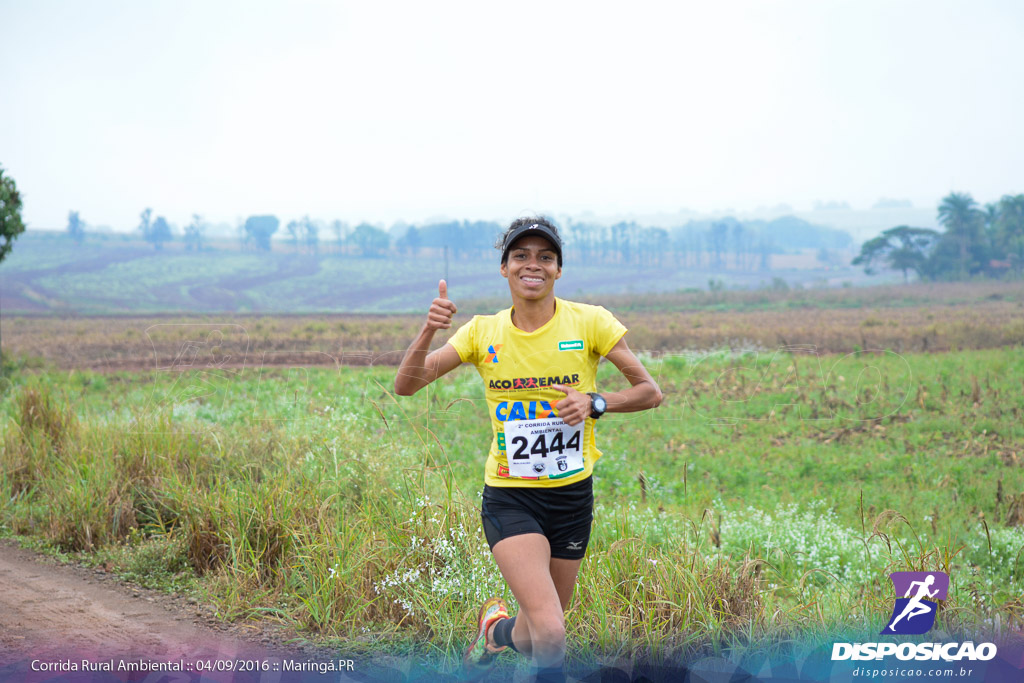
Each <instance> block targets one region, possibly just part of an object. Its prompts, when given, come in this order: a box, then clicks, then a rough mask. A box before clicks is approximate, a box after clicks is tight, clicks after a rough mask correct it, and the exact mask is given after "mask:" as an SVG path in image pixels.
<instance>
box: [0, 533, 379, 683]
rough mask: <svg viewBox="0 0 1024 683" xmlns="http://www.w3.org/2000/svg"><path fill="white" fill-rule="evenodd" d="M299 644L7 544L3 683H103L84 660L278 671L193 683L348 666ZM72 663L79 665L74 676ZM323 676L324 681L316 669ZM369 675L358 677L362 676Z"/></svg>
mask: <svg viewBox="0 0 1024 683" xmlns="http://www.w3.org/2000/svg"><path fill="white" fill-rule="evenodd" d="M295 637H296V635H295V634H294V633H293V632H290V631H287V630H285V629H281V630H280V631H278V630H275V629H274V628H273V627H268V626H254V625H245V624H243V625H228V624H224V623H222V622H220V621H219V620H217V619H216V618H215V617H214V615H213V613H212V609H211V608H210V607H209V606H205V605H201V604H198V603H196V602H195V601H194V600H190V599H188V598H184V597H178V596H168V595H166V594H162V593H158V592H155V591H149V590H146V589H142V588H137V587H133V586H131V585H128V584H126V583H124V582H122V581H121V580H120V579H118V578H117V577H116V576H113V575H111V574H109V573H107V572H105V571H103V570H97V569H92V568H88V567H84V566H75V565H63V564H59V563H57V562H56V561H55V560H53V559H51V558H47V557H45V556H41V555H37V554H36V553H32V552H30V551H27V550H23V549H20V548H18V547H17V546H16V545H15V544H13V543H12V542H10V541H0V683H7V682H8V681H15V680H18V681H21V680H47V681H54V680H60V681H64V680H75V681H77V680H94V679H93V678H92V674H90V673H88V672H87V671H86V669H85V667H84V666H83V664H82V662H83V660H89V661H92V662H97V661H99V662H104V661H113V662H114V666H115V667H116V666H117V664H118V663H119V662H135V661H140V660H144V661H147V662H176V661H179V660H182V659H184V660H187V661H188V662H189V664H188V666H190V667H195V666H196V664H195V663H196V662H197V661H208V662H212V663H213V666H217V665H218V664H217V663H218V662H219V663H221V664H220V666H225V665H226V666H235V665H234V664H225V663H230V662H239V661H240V660H245V661H255V662H259V663H260V664H261V665H264V666H267V665H268V664H267V663H269V666H270V667H271V668H270V671H269V672H264V673H255V672H254V673H252V674H250V675H248V676H242V677H239V676H238V674H237V672H236V673H234V674H229V673H227V672H221V673H217V672H216V671H215V670H214V671H212V672H202V671H197V670H194V669H193V670H192V671H191V672H189V670H188V669H186V670H185V671H186V674H185V675H184V677H182V675H181V674H179V678H176V679H174V680H179V679H180V680H185V681H188V680H199V679H203V680H254V681H255V680H263V678H264V677H265V673H269V674H274V673H277V676H276V678H275V680H278V681H281V680H289V679H291V678H292V677H291V676H290V675H285V676H283V678H282V675H281V674H282V673H284V672H282V671H280V668H281V662H282V660H284V659H288V660H291V661H299V662H324V661H328V660H333V661H334V662H335V663H337V662H338V661H339V660H341V661H345V660H344V656H343V655H339V653H338V652H336V651H333V650H327V649H324V648H317V647H314V646H312V645H302V644H298V645H295V644H291V643H287V642H286V641H287V640H289V639H293V638H295ZM356 663H358V661H357V662H356ZM61 666H63V667H65V668H63V669H61V668H59V667H61ZM72 666H73V667H77V668H73V669H70V671H69V670H68V667H72ZM47 667H49V668H47ZM55 667H56V668H55ZM274 667H277V668H278V671H277V672H275V671H274ZM40 671H41V672H42V673H35V672H40ZM140 673H141V678H139V680H142V679H146V680H151V679H148V678H146V676H147V674H146V673H144V672H122V674H121V675H120V676H119V675H118V672H117V671H116V669H115V670H114V672H113V674H112V677H110V676H111V674H107V676H101V677H100V678H99V679H95V680H101V679H102V680H108V679H109V680H134V679H135V678H136V677H138V676H139V675H140ZM306 673H309V672H308V671H307V672H306ZM126 674H127V676H128V677H127V678H125V675H126ZM189 674H190V675H189ZM339 674H340V675H339ZM148 675H154V674H153V672H152V671H151V672H149V674H148ZM157 675H158V676H159V675H166V674H157ZM172 678H173V676H172ZM300 678H303V679H304V677H302V676H300ZM314 678H319V676H317V675H316V672H314ZM360 678H362V677H360V676H359V675H358V673H356V674H355V679H360ZM339 679H340V680H352V679H351V678H349V677H348V676H345V675H344V674H343V673H341V672H340V671H339V672H338V673H335V674H334V680H339ZM153 680H155V679H153ZM322 680H329V679H328V678H323V679H322Z"/></svg>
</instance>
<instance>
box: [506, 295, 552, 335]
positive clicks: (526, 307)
mask: <svg viewBox="0 0 1024 683" xmlns="http://www.w3.org/2000/svg"><path fill="white" fill-rule="evenodd" d="M553 317H555V296H554V295H553V294H552V295H551V296H549V297H546V298H544V299H541V300H540V301H530V300H527V299H515V298H513V300H512V324H513V325H515V326H516V327H518V328H519V329H520V330H522V331H523V332H534V331H536V330H539V329H540V328H542V327H544V325H546V324H547V322H548V321H549V320H551V319H552V318H553Z"/></svg>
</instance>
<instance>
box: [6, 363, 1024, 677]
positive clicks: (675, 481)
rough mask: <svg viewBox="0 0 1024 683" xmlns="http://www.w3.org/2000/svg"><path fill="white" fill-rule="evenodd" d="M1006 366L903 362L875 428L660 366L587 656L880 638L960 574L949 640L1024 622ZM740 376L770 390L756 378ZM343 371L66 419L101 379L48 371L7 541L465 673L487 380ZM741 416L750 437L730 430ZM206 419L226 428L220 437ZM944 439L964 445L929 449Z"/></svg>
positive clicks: (628, 453) (595, 604)
mask: <svg viewBox="0 0 1024 683" xmlns="http://www.w3.org/2000/svg"><path fill="white" fill-rule="evenodd" d="M1014 354H1015V352H1013V351H1004V352H998V353H996V352H992V353H990V354H989V355H987V356H978V355H970V354H961V355H960V356H959V357H957V358H954V359H952V360H951V361H943V360H942V359H938V360H936V358H935V357H930V356H921V357H912V358H910V359H909V361H908V362H909V363H910V366H911V367H912V368H913V373H912V377H913V384H912V385H911V386H912V387H920V389H916V388H914V389H912V390H911V391H910V394H911V395H912V396H913V398H911V399H910V400H909V401H907V402H906V403H905V405H904V404H902V403H901V404H900V406H901V407H900V408H899V411H898V412H897V413H896V414H894V415H889V416H888V417H885V418H884V419H868V418H870V416H869V415H867V413H866V412H865V411H869V410H871V409H872V406H874V408H877V407H878V406H879V405H882V404H881V403H878V402H875V401H871V402H868V403H865V404H861V403H858V402H857V400H856V399H855V398H851V397H850V396H849V395H844V394H843V392H842V390H841V389H835V390H834V391H829V390H827V388H826V389H821V390H812V389H807V390H802V391H797V390H794V389H793V385H792V382H791V381H789V380H787V379H786V378H787V377H789V376H790V375H791V374H792V369H791V367H790V366H794V365H795V366H797V367H798V368H799V367H801V364H802V363H804V361H803V360H801V359H799V358H797V359H792V358H791V359H788V360H787V361H786V363H784V364H783V365H782V367H779V368H778V374H777V375H775V374H772V373H773V372H775V371H774V370H772V368H775V367H776V366H775V365H773V362H771V361H769V362H762V361H752V360H751V359H750V358H743V357H737V356H735V355H731V354H722V355H720V356H700V357H694V358H681V357H680V358H674V359H672V358H670V359H665V360H664V361H660V362H659V363H655V364H653V365H652V370H654V371H655V372H656V374H657V375H658V376H659V379H660V381H661V382H662V386H663V387H665V388H667V389H670V390H671V392H673V393H674V395H676V396H680V397H682V396H685V397H687V399H688V401H689V402H690V412H686V411H682V407H681V406H679V405H678V403H677V405H676V408H677V409H679V410H681V412H679V413H673V412H670V411H663V412H662V413H660V415H659V414H654V415H652V416H647V417H644V418H633V417H629V416H622V419H618V416H609V417H611V418H613V419H611V420H609V423H608V425H607V426H605V425H602V426H604V432H603V436H602V439H603V441H602V448H603V449H604V450H605V451H606V455H605V457H604V458H602V461H601V462H600V463H598V465H597V478H596V496H597V499H598V506H597V509H596V518H597V519H596V524H595V528H594V534H593V538H592V542H591V546H590V549H589V551H588V555H587V557H586V559H585V561H584V563H583V566H582V568H581V572H580V579H579V584H578V588H577V593H576V596H575V600H574V603H573V607H572V608H571V611H570V614H569V619H568V628H569V636H570V640H571V642H572V648H571V649H572V651H573V652H575V653H577V656H581V657H584V656H585V657H594V656H599V657H610V658H615V657H620V656H632V655H636V654H643V655H644V656H647V657H655V658H657V657H666V658H667V657H674V656H677V655H679V654H685V653H696V652H713V651H714V650H716V649H718V648H722V647H726V646H740V647H747V646H753V645H754V644H757V643H767V642H769V641H775V640H778V639H780V638H789V637H794V636H806V635H807V634H812V635H813V634H816V633H826V632H829V631H834V630H857V629H861V630H864V631H865V632H869V631H870V630H871V629H872V628H874V629H875V632H876V633H877V628H878V627H877V624H879V623H881V622H882V621H884V620H885V619H886V618H887V617H888V610H890V609H891V605H892V603H891V599H892V594H891V593H892V589H891V586H890V585H889V583H888V580H887V574H888V573H889V572H892V571H897V570H941V571H947V572H948V573H950V574H951V576H952V577H953V590H952V592H951V596H950V599H949V600H948V601H947V603H946V606H945V608H944V610H943V612H942V617H941V618H942V619H943V620H944V622H943V624H944V626H945V627H946V628H950V629H952V628H987V629H993V630H1005V629H1012V628H1019V627H1020V626H1021V625H1022V617H1024V610H1022V606H1021V603H1020V598H1019V595H1018V593H1019V591H1015V590H1014V589H1013V586H1019V585H1020V577H1021V576H1022V573H1024V550H1022V549H1024V529H1022V527H1021V526H1017V525H1011V523H1010V521H1011V520H1012V519H1015V518H1014V517H1013V515H1014V514H1016V513H1014V512H1013V511H1014V510H1015V508H1014V507H1013V506H1014V504H1015V503H1014V501H1015V500H1016V498H1015V496H1016V495H1017V493H1018V492H1020V493H1024V477H1022V474H1021V472H1022V469H1024V468H1021V467H1020V465H1019V460H1015V459H1014V458H1017V457H1018V456H1017V455H1016V453H1017V450H1016V447H1015V446H1014V444H1015V443H1017V441H1016V435H1017V434H1018V432H1019V427H1017V426H1016V423H1015V422H1014V418H1015V416H1017V415H1019V405H1018V404H1019V402H1020V400H1019V396H1017V394H1015V393H1014V392H1016V391H1017V389H1018V388H1019V382H1018V381H1016V380H1015V379H1014V375H1013V372H1012V371H1011V370H1012V368H1015V367H1017V366H1018V365H1019V364H1020V358H1018V357H1017V356H1016V355H1014ZM873 362H875V363H876V364H882V365H880V366H879V367H883V369H884V363H885V362H886V361H885V359H884V358H882V357H878V358H876V359H875V360H874V361H873ZM929 364H937V365H929ZM892 367H893V368H900V367H902V366H897V365H893V366H892ZM744 368H746V370H744ZM751 368H760V369H761V370H762V371H763V372H762V374H760V375H758V377H759V380H758V382H756V383H755V382H753V381H752V380H751V379H750V378H745V377H744V372H753V371H752V370H751ZM965 368H966V374H965V373H964V369H965ZM709 369H713V370H714V371H715V372H714V373H710V374H705V373H706V372H709ZM769 371H771V372H769ZM893 372H894V373H896V374H891V375H888V376H890V377H904V375H901V374H899V373H900V372H903V370H899V372H897V371H896V370H895V369H894V370H893ZM957 372H959V373H960V376H958V375H957ZM345 373H346V374H345V375H344V377H345V378H346V380H347V381H346V382H343V383H338V382H337V379H338V377H339V375H338V374H336V373H328V372H326V371H325V372H324V374H323V375H322V376H317V375H315V374H314V375H311V376H310V377H309V378H308V384H306V385H305V386H304V387H301V389H302V392H304V393H300V387H299V386H298V385H295V384H294V378H289V377H288V376H287V373H286V374H285V375H282V376H280V377H277V378H273V377H270V378H268V377H267V376H261V377H257V378H251V379H238V380H236V381H235V382H233V383H232V382H229V383H227V384H225V385H224V387H223V391H224V392H227V393H225V394H224V395H223V396H220V397H219V398H218V401H219V403H217V402H214V401H212V400H211V399H210V397H206V398H205V399H203V403H200V399H199V398H195V397H192V398H179V399H176V400H177V403H175V401H164V400H158V399H161V397H163V396H165V394H164V392H165V391H166V392H167V394H168V395H177V396H181V394H180V393H178V394H175V392H176V391H177V390H176V389H175V387H179V388H180V382H179V381H178V380H180V379H181V378H174V379H173V380H170V379H168V380H167V381H166V386H165V385H164V384H161V380H160V378H159V377H148V378H146V379H147V381H148V384H147V391H148V392H150V399H151V400H145V401H143V400H139V398H138V395H137V394H135V393H132V392H135V391H137V390H138V387H139V386H140V384H141V383H137V382H123V381H119V382H111V383H109V384H108V385H106V386H104V388H103V390H102V394H101V395H90V396H89V400H87V401H84V402H80V403H79V404H78V405H77V408H76V409H73V408H72V402H71V400H70V399H69V398H67V397H66V395H65V393H66V392H70V393H72V394H74V392H75V391H78V390H79V389H80V385H79V384H78V383H80V382H84V381H85V379H83V378H78V379H75V380H74V381H72V382H64V384H63V386H62V388H61V389H57V388H55V386H56V385H55V384H54V383H53V382H52V381H51V379H52V378H50V377H48V376H46V375H40V376H34V377H33V376H25V377H21V378H20V379H18V382H17V385H16V386H15V387H14V388H13V389H12V391H11V392H10V394H9V396H8V397H7V398H6V399H5V400H4V403H3V404H2V408H3V417H2V419H4V420H5V422H4V425H5V427H4V435H3V441H2V450H0V524H2V525H3V527H4V528H6V529H7V530H8V531H9V532H12V533H15V534H19V535H25V536H34V537H38V538H43V539H46V540H47V541H48V542H50V543H52V544H53V545H54V546H55V547H57V548H59V549H61V550H63V551H65V552H76V553H92V554H93V556H94V557H98V558H100V560H101V561H103V562H107V563H110V564H112V565H113V566H114V567H115V568H117V569H119V570H120V571H122V572H124V573H126V574H128V575H130V576H133V577H135V578H136V579H137V580H138V579H139V578H140V577H145V576H146V575H151V576H156V575H158V574H159V572H157V571H156V568H159V567H163V568H164V570H165V571H166V580H165V581H164V585H167V586H173V587H181V586H185V585H190V586H198V588H197V590H201V591H203V592H205V593H206V594H207V595H208V596H209V598H210V599H211V600H213V601H215V603H216V604H217V606H218V611H219V613H220V614H221V615H222V616H223V617H224V618H226V619H251V618H262V619H267V618H269V619H276V620H279V621H282V622H284V623H288V624H292V625H294V626H296V627H298V628H301V629H307V630H309V631H311V632H314V633H316V634H320V635H322V636H325V637H331V638H343V639H346V640H347V641H348V643H349V646H350V647H358V646H359V644H362V646H363V647H365V648H367V649H373V648H380V647H385V646H386V647H389V648H396V647H398V648H401V647H408V648H417V649H419V650H424V651H427V652H430V653H433V654H437V655H440V656H442V657H450V658H452V659H454V658H455V657H457V655H458V653H459V651H460V649H461V647H462V646H463V645H464V641H465V636H466V633H467V629H468V624H469V623H470V622H471V621H472V619H473V616H474V614H475V611H476V609H477V607H478V605H479V603H480V601H481V600H482V599H484V598H485V597H487V596H489V595H492V594H502V595H505V597H506V598H508V599H510V600H511V599H512V596H511V595H509V594H508V591H507V588H506V587H505V585H504V582H503V581H502V580H501V578H500V575H499V573H498V571H497V568H496V567H495V565H494V562H493V560H492V558H491V556H490V553H489V552H488V550H487V547H486V544H485V542H484V540H483V537H482V534H481V532H480V522H479V512H478V508H479V496H478V491H479V487H480V484H479V480H480V476H481V474H480V471H481V455H482V452H483V444H486V442H487V438H488V436H487V435H488V427H487V425H486V423H484V421H483V420H482V419H481V416H479V415H477V414H476V413H477V411H478V405H479V404H478V402H477V401H478V397H477V396H476V395H475V394H474V393H473V392H475V391H477V389H476V388H475V387H476V384H477V383H476V382H475V378H474V377H473V376H472V375H471V374H470V373H463V374H462V375H456V376H453V377H451V378H449V379H446V381H445V382H443V383H441V384H439V385H438V386H436V387H434V388H432V391H431V392H428V393H427V394H425V395H421V396H419V397H417V398H416V399H414V400H412V401H398V400H396V399H395V398H394V397H393V396H390V394H389V393H388V392H387V391H386V389H384V386H386V384H385V382H384V381H382V380H386V378H387V372H386V371H380V370H378V369H374V368H368V369H366V370H364V371H358V372H354V371H349V370H345ZM765 373H768V374H765ZM883 374H885V373H883ZM972 376H974V377H976V378H978V377H980V379H975V380H974V381H972V380H971V377H972ZM715 377H718V378H722V377H725V378H726V379H727V380H728V381H726V380H722V381H718V380H715ZM139 379H143V378H139ZM744 386H745V387H746V388H745V389H744ZM879 386H882V385H881V384H880V385H879ZM858 392H859V390H858ZM915 392H916V394H915ZM944 392H945V394H946V398H945V399H943V398H942V394H943V393H944ZM673 393H670V396H672V395H673ZM83 395H84V394H83ZM257 395H258V396H262V397H263V398H260V399H258V400H259V403H257V404H255V405H250V406H249V408H247V409H244V410H243V409H240V408H239V407H238V405H237V403H238V401H241V400H242V397H243V396H248V397H252V396H257ZM856 395H859V393H856V392H855V394H854V396H856ZM901 395H902V394H901ZM844 396H845V397H844ZM282 397H285V398H287V399H288V400H286V401H282ZM723 397H725V399H728V400H729V401H731V402H729V403H726V404H723V403H721V402H722V401H723V400H724V399H723ZM742 397H746V399H745V400H746V403H744V404H743V405H745V406H746V407H745V408H744V410H745V411H746V412H745V413H744V414H743V415H741V416H740V417H742V418H743V419H744V420H746V422H744V423H743V424H744V425H746V426H745V427H744V428H743V429H738V428H737V427H736V423H735V422H732V423H730V422H725V423H722V422H720V421H716V419H717V418H716V416H715V410H721V409H722V406H723V405H725V406H726V407H727V408H729V409H730V410H734V409H735V408H736V407H737V405H738V404H737V403H736V401H737V400H738V398H742ZM794 398H795V400H791V399H794ZM783 399H784V400H783ZM833 399H835V400H843V401H846V402H847V403H848V408H849V409H850V410H852V411H853V413H851V415H852V416H853V417H859V418H861V419H854V420H847V421H845V422H844V421H838V420H836V419H833V420H831V421H828V420H826V421H821V420H817V421H814V422H808V421H807V420H806V419H804V418H805V417H806V414H804V417H801V414H802V413H801V412H800V410H799V409H787V410H780V409H779V408H778V406H779V405H783V404H785V405H789V406H793V405H795V406H801V405H802V406H804V407H813V406H811V404H814V405H816V406H817V408H818V409H819V411H821V412H824V411H825V409H826V408H827V407H828V402H829V401H831V400H833ZM847 399H849V400H847ZM121 402H123V404H125V405H131V406H145V407H144V408H124V407H121V408H116V409H115V408H114V406H113V404H115V403H121ZM712 402H718V403H716V404H714V405H713V404H712ZM215 403H216V405H220V406H221V407H220V408H218V409H217V410H220V411H221V412H220V413H211V414H210V416H209V418H204V417H203V415H206V413H205V412H204V411H206V410H213V409H214V407H215ZM182 406H185V407H188V406H191V407H192V409H191V410H185V409H183V407H182ZM716 406H717V408H716ZM275 411H276V412H275ZM730 415H731V416H732V417H734V418H736V417H737V415H739V414H738V413H735V412H734V413H731V414H730ZM655 418H657V419H655ZM769 418H770V419H769ZM616 419H618V421H616ZM982 425H985V426H982ZM878 428H881V431H879V429H878ZM936 432H937V433H939V434H947V436H946V437H944V439H943V441H944V442H945V443H946V445H947V446H948V444H949V443H954V444H956V447H955V448H948V449H943V448H940V446H939V445H937V444H936V443H935V442H933V441H930V440H929V439H931V437H930V436H929V435H930V434H933V433H936ZM993 433H994V434H995V435H996V436H993ZM865 472H870V474H871V477H866V476H864V477H861V478H859V479H858V477H860V475H862V474H864V473H865ZM997 481H998V482H999V483H998V486H999V489H998V490H999V491H1000V492H1001V493H999V494H998V497H997V495H996V482H997ZM906 482H911V483H910V484H909V485H908V484H907V483H906ZM787 485H788V490H787V489H786V486H787ZM897 486H908V488H906V489H904V490H903V491H902V492H901V491H895V490H894V488H895V487H897ZM953 491H955V492H956V493H955V499H954V500H950V496H951V492H953ZM986 513H987V514H986ZM996 516H1001V518H1002V519H1003V520H1004V521H1005V522H1006V523H1005V524H1003V523H1000V522H997V521H996V520H995V517H996ZM1018 524H1019V523H1018ZM143 580H144V579H143Z"/></svg>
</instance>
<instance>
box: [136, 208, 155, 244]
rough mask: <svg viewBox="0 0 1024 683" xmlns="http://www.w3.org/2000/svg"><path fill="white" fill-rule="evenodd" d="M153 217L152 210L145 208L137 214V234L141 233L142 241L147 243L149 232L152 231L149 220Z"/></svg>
mask: <svg viewBox="0 0 1024 683" xmlns="http://www.w3.org/2000/svg"><path fill="white" fill-rule="evenodd" d="M152 216H153V209H150V208H148V207H147V208H146V209H144V210H143V212H142V213H140V214H139V227H138V228H137V229H138V231H139V232H141V233H142V239H144V240H146V241H147V242H148V241H149V232H150V230H152V225H151V221H150V218H151V217H152Z"/></svg>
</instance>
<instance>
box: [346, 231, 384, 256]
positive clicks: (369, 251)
mask: <svg viewBox="0 0 1024 683" xmlns="http://www.w3.org/2000/svg"><path fill="white" fill-rule="evenodd" d="M348 239H349V241H350V242H351V243H352V244H354V245H356V246H357V247H359V252H360V253H361V254H362V255H363V256H381V255H383V253H384V252H385V251H386V250H387V248H388V246H390V244H391V238H390V237H389V236H388V234H387V233H386V232H384V231H383V230H381V229H380V228H377V227H374V226H372V225H370V224H369V223H360V224H359V225H357V226H356V229H355V230H353V231H352V234H351V235H349V236H348Z"/></svg>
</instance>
